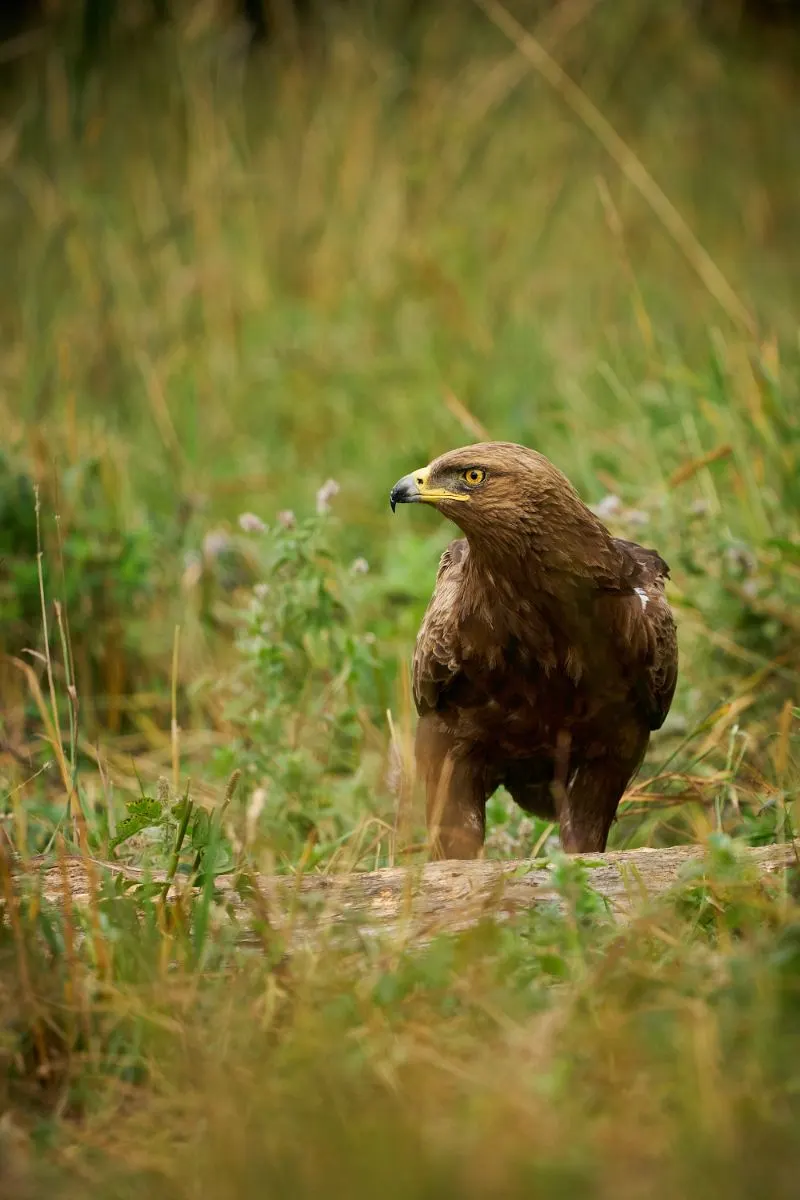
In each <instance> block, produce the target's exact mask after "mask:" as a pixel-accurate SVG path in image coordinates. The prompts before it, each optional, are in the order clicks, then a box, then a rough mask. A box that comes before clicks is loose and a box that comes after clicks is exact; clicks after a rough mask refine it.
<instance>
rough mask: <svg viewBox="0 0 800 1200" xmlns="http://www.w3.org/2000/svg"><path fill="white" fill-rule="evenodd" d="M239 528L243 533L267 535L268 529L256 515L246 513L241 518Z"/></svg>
mask: <svg viewBox="0 0 800 1200" xmlns="http://www.w3.org/2000/svg"><path fill="white" fill-rule="evenodd" d="M239 528H240V529H241V530H242V532H243V533H266V532H267V527H266V525H265V524H264V522H263V521H262V520H261V517H257V516H256V514H255V513H251V512H246V513H241V515H240V516H239Z"/></svg>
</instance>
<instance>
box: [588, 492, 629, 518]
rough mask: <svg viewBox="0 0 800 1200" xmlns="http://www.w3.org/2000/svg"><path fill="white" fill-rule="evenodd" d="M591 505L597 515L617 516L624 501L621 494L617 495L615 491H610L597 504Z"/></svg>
mask: <svg viewBox="0 0 800 1200" xmlns="http://www.w3.org/2000/svg"><path fill="white" fill-rule="evenodd" d="M590 507H591V509H592V512H593V513H594V515H595V516H596V517H601V518H603V517H615V516H616V515H617V514H618V513H619V512H620V510H621V509H622V501H621V500H620V498H619V496H615V495H614V494H613V492H609V494H608V495H607V496H603V499H602V500H600V501H598V503H597V504H594V505H591V506H590Z"/></svg>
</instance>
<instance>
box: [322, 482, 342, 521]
mask: <svg viewBox="0 0 800 1200" xmlns="http://www.w3.org/2000/svg"><path fill="white" fill-rule="evenodd" d="M340 490H341V489H340V488H339V484H338V483H337V482H336V480H335V479H326V480H325V482H324V483H323V485H322V487H321V488H320V489H319V490H318V492H317V512H318V513H319V515H320V516H321V517H322V516H324V515H325V513H328V512H330V510H331V500H332V499H333V497H334V496H335V495H337V494H338V492H339V491H340Z"/></svg>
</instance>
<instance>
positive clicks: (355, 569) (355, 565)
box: [350, 558, 369, 575]
mask: <svg viewBox="0 0 800 1200" xmlns="http://www.w3.org/2000/svg"><path fill="white" fill-rule="evenodd" d="M350 570H351V571H352V573H353V574H354V575H366V574H367V572H368V571H369V563H368V562H367V560H366V559H365V558H355V559H353V561H352V562H351V564H350Z"/></svg>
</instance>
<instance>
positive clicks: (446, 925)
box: [17, 843, 800, 945]
mask: <svg viewBox="0 0 800 1200" xmlns="http://www.w3.org/2000/svg"><path fill="white" fill-rule="evenodd" d="M703 853H704V851H703V848H702V847H701V846H679V847H675V848H670V849H655V850H629V851H618V852H612V853H606V854H595V855H590V856H585V857H582V858H580V859H579V861H580V862H581V863H583V864H584V865H585V866H586V867H587V878H588V883H589V885H590V886H591V887H592V889H593V890H594V891H595V892H596V893H597V894H598V895H600V896H602V897H604V898H605V900H606V902H607V904H608V906H609V909H610V911H612V912H613V913H615V914H617V915H618V916H620V917H625V916H626V915H627V914H629V913H630V912H631V911H632V910H634V909H639V908H641V907H643V906H644V905H645V904H646V903H647V902H648V900H650V899H652V898H655V897H657V896H659V895H661V894H662V893H664V892H665V891H666V890H668V889H669V888H670V887H671V886H673V885H674V884H675V883H676V882H677V881H678V880H679V873H680V871H681V869H682V868H683V867H684V866H685V865H686V864H687V863H689V862H690V861H691V860H692V859H699V858H701V857H702V855H703ZM740 853H741V858H742V861H743V863H744V864H746V865H747V866H748V867H750V868H751V869H752V870H754V871H756V872H757V873H758V874H760V875H761V876H765V877H766V876H770V875H775V874H776V873H779V872H780V871H782V870H784V869H785V868H787V867H789V866H792V865H794V864H797V863H798V862H800V843H785V844H780V845H770V846H759V847H755V848H753V847H742V848H741V850H740ZM33 868H36V869H35V870H34V869H33ZM106 871H107V872H111V873H113V874H117V875H122V876H124V877H125V879H126V880H129V881H130V882H131V884H132V885H135V884H139V883H142V882H143V881H144V880H145V878H149V879H152V880H154V881H163V880H164V876H163V874H161V875H159V873H157V872H156V873H153V874H152V875H149V876H145V873H144V872H143V871H141V870H138V869H135V868H132V867H124V866H122V865H120V864H118V863H106V862H100V861H98V860H95V859H89V860H84V859H81V858H76V857H68V858H67V859H65V860H64V861H63V862H62V863H60V864H59V863H56V864H53V863H52V860H50V862H49V863H44V862H41V861H40V862H38V863H32V864H31V870H30V871H29V872H28V876H29V879H31V880H32V881H33V882H35V883H38V885H39V887H40V889H41V894H42V895H43V896H44V897H45V898H46V899H49V900H51V901H54V902H56V903H63V902H64V898H65V895H66V896H68V897H69V901H70V903H72V904H85V903H87V902H88V901H89V898H90V895H91V892H92V890H93V888H94V887H96V886H97V883H98V882H99V880H100V877H101V875H102V873H103V872H106ZM17 874H18V876H19V874H20V872H19V870H18V871H17ZM215 882H216V884H217V887H218V895H219V898H220V900H221V901H222V907H221V908H220V907H219V906H218V911H219V912H222V911H224V910H227V911H228V913H229V914H230V916H231V917H232V919H233V920H234V921H235V922H236V925H237V928H238V932H239V935H240V937H241V939H242V940H243V941H250V940H252V939H253V938H254V937H255V930H257V929H259V928H262V929H265V930H273V931H275V932H277V933H279V934H281V935H283V937H284V938H285V940H286V943H287V944H288V945H301V944H304V943H305V944H307V943H309V942H314V943H316V942H318V941H319V940H320V939H324V938H325V937H328V936H331V935H333V936H336V937H338V935H340V934H346V933H347V932H348V931H353V930H355V929H357V930H358V931H359V933H360V934H361V935H362V936H363V935H367V936H369V935H372V934H378V933H385V934H392V935H394V936H396V937H399V938H401V939H403V940H406V939H408V940H410V941H419V940H422V941H426V940H428V939H429V938H430V937H432V936H434V935H435V934H436V933H439V932H444V931H457V930H463V929H467V928H469V927H470V926H473V925H475V924H477V923H478V922H479V921H480V920H482V919H484V918H487V917H490V918H493V919H500V920H504V919H507V918H508V917H509V916H512V915H513V914H516V913H521V912H523V911H525V910H527V909H530V908H531V907H533V906H535V905H539V904H545V903H549V904H555V905H557V906H563V903H564V901H563V898H562V896H561V895H560V893H559V892H558V890H557V889H556V888H555V887H554V880H553V874H552V867H549V866H547V865H546V864H543V863H541V862H539V861H533V860H522V861H511V862H494V861H491V862H487V861H473V862H452V861H450V862H439V863H427V864H425V865H424V866H421V867H417V868H411V867H391V868H385V869H383V870H378V871H365V872H353V873H350V874H339V875H337V874H310V875H304V876H300V877H298V876H285V875H284V876H277V875H274V876H263V875H255V876H248V877H243V876H239V877H236V878H234V877H233V876H220V877H219V878H218V879H217V880H216V881H215ZM186 886H188V883H182V882H181V881H180V880H179V881H178V882H176V883H175V884H173V886H172V889H171V891H172V893H173V894H176V893H177V892H179V891H180V889H181V888H182V887H186Z"/></svg>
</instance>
